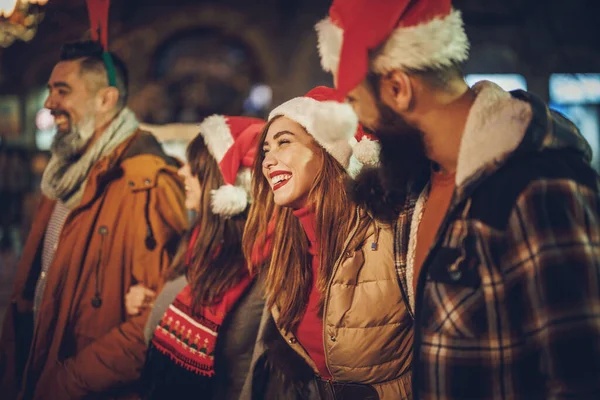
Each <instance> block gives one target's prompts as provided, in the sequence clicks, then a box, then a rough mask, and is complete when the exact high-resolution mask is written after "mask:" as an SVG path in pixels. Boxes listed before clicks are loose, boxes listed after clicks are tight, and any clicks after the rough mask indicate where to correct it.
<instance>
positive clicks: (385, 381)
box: [272, 211, 413, 399]
mask: <svg viewBox="0 0 600 400" xmlns="http://www.w3.org/2000/svg"><path fill="white" fill-rule="evenodd" d="M358 213H359V216H358V218H357V223H356V227H355V228H354V229H353V230H352V232H351V234H350V236H349V237H348V239H347V240H346V244H345V245H344V251H343V253H342V254H341V256H340V257H339V259H338V260H337V262H336V264H335V266H334V269H333V277H332V278H331V280H330V283H329V289H328V291H327V295H326V298H325V310H324V312H323V314H324V315H323V325H324V326H323V329H324V332H323V343H324V347H325V359H326V362H327V367H328V369H329V372H330V373H331V375H332V378H333V380H335V381H338V382H353V383H362V384H370V385H373V386H374V388H375V389H376V390H377V392H378V394H379V398H381V399H408V398H410V397H411V391H412V389H411V372H410V371H411V363H412V348H413V319H412V316H411V313H410V312H409V307H408V299H407V298H406V297H405V296H403V294H402V289H401V286H400V282H399V280H398V275H397V273H396V269H395V266H394V256H393V248H394V247H393V246H394V238H393V234H392V231H391V229H390V228H389V227H387V226H381V225H379V224H377V223H375V222H374V221H372V223H371V224H370V225H369V228H368V229H367V230H366V232H362V233H361V232H358V231H357V228H358V226H359V225H361V223H360V222H361V221H364V219H365V218H370V217H368V216H367V215H365V214H364V213H363V212H360V211H358ZM272 313H273V318H274V319H275V321H276V322H277V320H278V318H279V313H278V311H277V308H276V307H275V308H274V309H273V310H272ZM280 332H281V334H282V335H283V336H284V337H285V339H286V340H287V341H288V343H289V344H290V345H291V347H292V348H293V349H294V350H296V352H297V353H298V354H299V355H301V356H302V357H303V358H304V359H305V361H306V362H307V363H308V364H309V365H311V366H312V368H313V370H314V372H315V373H318V370H317V368H316V365H315V363H314V362H313V361H312V359H311V358H310V356H309V355H308V353H307V352H306V351H305V350H304V348H303V347H302V346H301V344H300V343H299V342H298V341H297V339H296V337H295V336H294V334H293V333H292V332H288V333H285V332H284V331H283V330H281V329H280Z"/></svg>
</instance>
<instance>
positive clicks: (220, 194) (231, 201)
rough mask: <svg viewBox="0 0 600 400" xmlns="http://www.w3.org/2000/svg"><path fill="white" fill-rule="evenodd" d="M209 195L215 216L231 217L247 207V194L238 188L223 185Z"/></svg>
mask: <svg viewBox="0 0 600 400" xmlns="http://www.w3.org/2000/svg"><path fill="white" fill-rule="evenodd" d="M210 194H211V206H212V211H213V213H215V214H217V215H223V216H227V217H232V216H234V215H237V214H239V213H241V212H243V211H244V210H245V209H246V207H247V206H248V193H247V192H246V191H245V190H244V189H242V188H241V187H238V186H233V185H223V186H221V187H220V188H218V189H215V190H212V191H211V192H210Z"/></svg>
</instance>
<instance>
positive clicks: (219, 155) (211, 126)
mask: <svg viewBox="0 0 600 400" xmlns="http://www.w3.org/2000/svg"><path fill="white" fill-rule="evenodd" d="M198 128H199V129H200V134H201V135H202V138H203V139H204V143H205V144H206V147H207V148H208V151H209V152H210V155H211V156H213V157H214V158H215V160H217V163H220V162H221V160H222V159H223V156H225V153H227V150H229V148H230V147H231V146H233V136H231V130H230V129H229V125H228V124H227V119H226V118H225V117H224V116H222V115H211V116H210V117H206V118H205V119H204V121H202V123H201V124H200V125H199V126H198Z"/></svg>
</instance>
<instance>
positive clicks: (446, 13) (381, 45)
mask: <svg viewBox="0 0 600 400" xmlns="http://www.w3.org/2000/svg"><path fill="white" fill-rule="evenodd" d="M315 28H316V30H317V35H318V40H319V53H320V55H321V65H322V66H323V69H325V70H326V71H329V72H332V73H334V74H337V82H336V85H337V88H338V90H339V91H340V92H341V93H343V94H346V93H348V91H350V90H352V89H353V88H354V87H356V86H357V85H358V84H359V83H360V82H361V81H362V80H363V79H364V77H365V76H366V74H367V72H368V71H369V69H370V70H371V71H373V72H376V73H378V74H385V73H388V72H390V71H393V70H395V69H404V70H406V69H412V70H423V69H428V68H442V67H447V66H450V65H452V64H453V63H456V62H463V61H465V60H467V58H468V55H469V40H468V38H467V35H466V33H465V30H464V24H463V20H462V16H461V13H460V11H457V10H454V9H453V8H452V4H451V0H377V1H373V0H334V1H333V4H332V6H331V8H330V9H329V17H327V18H325V19H323V20H322V21H320V22H318V23H317V25H316V26H315ZM373 50H377V51H376V53H375V54H373V55H372V57H370V54H369V52H370V51H373Z"/></svg>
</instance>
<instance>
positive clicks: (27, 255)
mask: <svg viewBox="0 0 600 400" xmlns="http://www.w3.org/2000/svg"><path fill="white" fill-rule="evenodd" d="M48 90H49V95H48V98H47V99H46V103H45V107H47V108H48V109H50V110H51V112H52V114H53V115H54V118H55V122H56V127H57V133H56V136H55V137H54V140H53V143H52V147H51V153H52V157H51V159H50V162H49V164H48V166H47V168H46V170H45V171H44V175H43V178H42V184H41V188H42V193H43V195H44V196H43V199H42V201H41V204H40V205H39V208H38V213H37V216H36V218H35V220H34V222H33V225H32V228H31V232H30V234H29V237H28V239H27V242H26V245H25V248H24V251H23V254H22V256H21V259H20V262H19V265H18V270H17V274H16V277H15V282H14V291H13V295H12V304H11V307H10V310H9V311H8V313H7V315H6V318H5V321H4V325H3V332H2V339H1V342H0V382H1V386H0V390H1V393H2V398H4V399H13V398H24V399H30V398H34V399H77V398H84V397H86V398H87V397H94V398H118V397H123V396H126V395H127V394H128V393H130V392H131V390H132V386H133V385H134V383H135V381H136V379H137V378H138V376H139V373H140V369H141V366H142V365H143V362H144V358H145V352H146V346H145V344H144V340H143V337H144V335H143V328H144V324H145V321H146V319H147V316H148V314H147V313H143V314H141V315H139V316H136V317H132V318H127V316H126V312H125V307H124V304H125V294H126V293H127V290H128V289H129V287H130V286H131V285H133V284H135V283H136V282H138V281H140V282H144V284H145V285H147V286H149V287H150V288H152V289H154V290H156V289H157V288H158V286H159V285H160V284H161V275H162V271H163V270H164V269H165V267H167V266H168V264H169V262H170V259H171V257H172V255H173V251H174V250H175V246H176V244H177V241H178V239H179V237H180V235H181V233H182V232H183V230H184V229H185V227H186V214H185V211H184V191H183V185H182V182H181V181H180V179H179V178H178V177H177V174H176V172H177V167H178V165H177V161H176V160H174V159H171V158H170V157H168V156H167V155H166V154H165V153H164V152H163V150H162V148H161V147H160V145H159V143H158V141H157V140H156V139H155V138H154V137H153V136H152V135H150V134H148V133H145V132H143V131H141V130H140V129H139V128H138V125H139V124H138V122H137V120H136V118H135V116H134V114H133V113H132V112H131V111H130V110H129V109H128V108H127V107H126V103H127V90H128V89H127V69H126V67H125V65H124V64H123V62H122V61H121V60H119V59H118V58H117V57H116V56H115V55H114V54H111V53H103V49H102V47H101V45H100V44H99V43H96V42H80V43H74V44H69V45H65V46H64V47H63V50H62V54H61V57H60V61H59V62H58V63H57V64H56V66H55V67H54V69H53V70H52V74H51V76H50V79H49V81H48Z"/></svg>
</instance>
